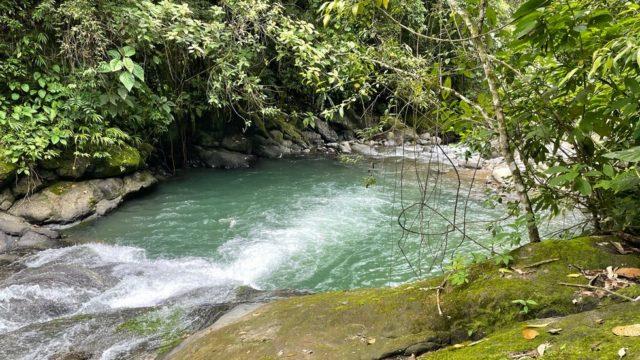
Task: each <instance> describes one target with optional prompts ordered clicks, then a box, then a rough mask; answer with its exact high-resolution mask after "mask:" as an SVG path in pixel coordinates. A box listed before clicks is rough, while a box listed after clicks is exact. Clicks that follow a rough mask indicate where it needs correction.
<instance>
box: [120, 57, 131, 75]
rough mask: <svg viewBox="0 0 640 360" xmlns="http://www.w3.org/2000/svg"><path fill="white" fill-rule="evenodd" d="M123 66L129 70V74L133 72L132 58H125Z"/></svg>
mask: <svg viewBox="0 0 640 360" xmlns="http://www.w3.org/2000/svg"><path fill="white" fill-rule="evenodd" d="M122 64H123V65H124V68H125V69H127V71H129V72H133V66H134V63H133V60H131V58H128V57H127V58H124V59H122Z"/></svg>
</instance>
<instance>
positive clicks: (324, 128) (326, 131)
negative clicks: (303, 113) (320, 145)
mask: <svg viewBox="0 0 640 360" xmlns="http://www.w3.org/2000/svg"><path fill="white" fill-rule="evenodd" d="M316 130H318V133H319V134H320V135H321V136H322V138H323V139H325V140H326V141H328V142H337V141H338V140H339V139H338V134H337V133H336V132H335V130H333V129H332V128H331V127H330V126H329V124H328V123H327V122H326V121H323V120H320V119H318V120H316Z"/></svg>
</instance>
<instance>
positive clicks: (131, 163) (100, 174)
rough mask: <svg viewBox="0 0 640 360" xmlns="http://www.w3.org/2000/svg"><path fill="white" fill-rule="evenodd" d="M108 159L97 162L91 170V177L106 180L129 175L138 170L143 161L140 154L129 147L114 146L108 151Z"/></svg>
mask: <svg viewBox="0 0 640 360" xmlns="http://www.w3.org/2000/svg"><path fill="white" fill-rule="evenodd" d="M108 153H109V157H107V158H104V159H101V160H99V161H98V162H97V163H96V164H95V166H94V168H93V169H92V170H91V176H92V177H96V178H107V177H114V176H121V175H126V174H131V173H133V172H135V171H136V170H138V169H140V167H141V166H142V165H143V163H144V161H143V158H142V156H141V155H140V152H139V151H138V150H137V149H136V148H134V147H132V146H129V145H122V146H118V147H116V146H114V147H112V148H111V149H109V151H108Z"/></svg>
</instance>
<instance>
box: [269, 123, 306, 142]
mask: <svg viewBox="0 0 640 360" xmlns="http://www.w3.org/2000/svg"><path fill="white" fill-rule="evenodd" d="M272 121H273V123H274V124H275V125H276V126H277V128H278V129H279V130H282V132H283V133H284V134H287V135H289V137H290V138H291V140H293V141H294V142H296V143H298V144H301V145H303V144H306V141H305V140H304V137H303V136H302V133H301V132H300V130H298V128H296V127H295V125H293V124H291V123H290V122H287V121H286V120H285V119H283V118H274V119H272ZM276 140H278V139H276ZM279 142H282V141H281V140H279Z"/></svg>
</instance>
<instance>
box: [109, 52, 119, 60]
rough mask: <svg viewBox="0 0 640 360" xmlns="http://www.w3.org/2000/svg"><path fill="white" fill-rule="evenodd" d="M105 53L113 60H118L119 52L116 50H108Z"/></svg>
mask: <svg viewBox="0 0 640 360" xmlns="http://www.w3.org/2000/svg"><path fill="white" fill-rule="evenodd" d="M107 54H109V56H110V57H111V59H114V60H120V53H119V52H118V51H117V50H109V51H107Z"/></svg>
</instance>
